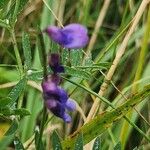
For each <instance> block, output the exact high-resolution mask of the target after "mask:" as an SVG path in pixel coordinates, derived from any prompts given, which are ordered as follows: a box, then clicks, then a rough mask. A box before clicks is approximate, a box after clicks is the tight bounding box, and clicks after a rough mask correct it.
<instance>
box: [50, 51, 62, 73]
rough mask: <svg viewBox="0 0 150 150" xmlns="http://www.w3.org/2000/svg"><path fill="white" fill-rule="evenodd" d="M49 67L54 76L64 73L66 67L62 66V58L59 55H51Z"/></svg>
mask: <svg viewBox="0 0 150 150" xmlns="http://www.w3.org/2000/svg"><path fill="white" fill-rule="evenodd" d="M49 66H50V67H51V69H52V70H53V72H54V74H56V73H61V72H64V67H63V66H61V65H60V56H59V54H57V53H52V54H50V55H49Z"/></svg>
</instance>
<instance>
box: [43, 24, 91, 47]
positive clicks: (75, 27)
mask: <svg viewBox="0 0 150 150" xmlns="http://www.w3.org/2000/svg"><path fill="white" fill-rule="evenodd" d="M45 31H46V32H47V34H48V35H49V36H50V38H51V39H52V40H53V41H55V42H56V43H58V44H60V45H61V46H63V47H65V48H69V49H78V48H83V47H85V46H86V45H87V43H88V40H89V38H88V35H87V29H86V28H85V27H84V26H82V25H80V24H70V25H67V26H65V27H64V28H62V29H61V28H58V27H56V26H49V27H48V28H47V29H46V30H45Z"/></svg>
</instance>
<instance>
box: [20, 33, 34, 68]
mask: <svg viewBox="0 0 150 150" xmlns="http://www.w3.org/2000/svg"><path fill="white" fill-rule="evenodd" d="M22 46H23V52H24V57H25V65H26V67H27V69H28V70H29V69H31V60H32V56H31V46H30V39H29V35H28V34H27V33H23V36H22Z"/></svg>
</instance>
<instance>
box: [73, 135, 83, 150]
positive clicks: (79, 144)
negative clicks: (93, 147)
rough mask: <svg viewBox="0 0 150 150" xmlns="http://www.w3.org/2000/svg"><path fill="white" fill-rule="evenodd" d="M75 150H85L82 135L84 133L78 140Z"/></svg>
mask: <svg viewBox="0 0 150 150" xmlns="http://www.w3.org/2000/svg"><path fill="white" fill-rule="evenodd" d="M74 150H83V135H82V133H81V134H80V135H79V136H78V137H77V139H76V142H75V148H74Z"/></svg>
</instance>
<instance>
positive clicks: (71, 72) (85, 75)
mask: <svg viewBox="0 0 150 150" xmlns="http://www.w3.org/2000/svg"><path fill="white" fill-rule="evenodd" d="M64 68H65V74H68V75H71V76H73V77H78V78H83V79H89V78H90V77H91V75H90V74H89V73H88V72H86V71H84V70H81V69H76V68H71V67H68V66H65V67H64Z"/></svg>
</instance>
